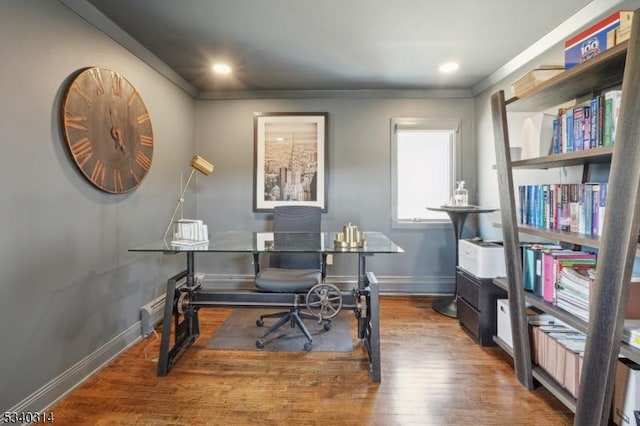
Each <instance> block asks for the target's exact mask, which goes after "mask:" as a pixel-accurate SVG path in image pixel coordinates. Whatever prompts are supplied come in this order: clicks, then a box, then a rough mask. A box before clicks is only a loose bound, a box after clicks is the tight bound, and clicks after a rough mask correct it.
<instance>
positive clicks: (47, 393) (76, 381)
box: [0, 321, 142, 423]
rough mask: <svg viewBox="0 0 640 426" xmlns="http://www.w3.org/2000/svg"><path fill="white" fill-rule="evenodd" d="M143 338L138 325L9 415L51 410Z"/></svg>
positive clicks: (12, 408)
mask: <svg viewBox="0 0 640 426" xmlns="http://www.w3.org/2000/svg"><path fill="white" fill-rule="evenodd" d="M141 337H142V335H141V322H140V321H138V322H136V323H135V324H133V325H132V326H131V327H129V328H128V329H126V330H125V331H123V332H122V333H120V334H119V335H117V336H116V337H114V338H113V339H111V340H110V341H109V342H107V343H105V344H104V345H103V346H102V347H100V348H98V350H96V351H95V352H93V353H92V354H90V355H89V356H87V357H86V358H84V359H82V360H81V361H80V362H78V363H77V364H75V365H74V366H72V367H71V368H69V369H68V370H67V371H65V372H63V373H62V374H60V375H59V376H58V377H56V378H55V379H53V380H51V381H50V382H49V383H47V384H46V385H44V386H42V387H41V388H40V389H38V390H37V391H36V392H34V393H33V394H31V395H30V396H29V397H27V398H26V399H24V400H22V401H21V402H19V403H18V404H16V405H15V406H14V407H11V408H10V409H9V410H8V411H11V412H13V411H15V412H19V413H20V412H32V413H34V412H42V411H44V410H47V409H49V408H50V407H51V406H52V405H53V404H55V403H56V402H58V401H59V400H60V399H62V398H63V397H64V396H65V395H67V394H68V393H69V392H71V391H72V390H74V389H75V388H76V387H78V386H79V385H81V384H82V383H83V382H84V381H85V380H87V379H88V378H89V377H91V376H92V375H93V374H95V373H96V372H98V371H99V370H101V369H102V368H104V367H105V366H106V365H107V364H109V362H111V360H113V359H114V358H115V357H117V356H118V355H120V354H121V353H122V352H123V351H125V350H126V349H127V348H129V347H130V346H132V345H133V344H135V343H137V342H138V340H140V339H141ZM0 420H1V419H0ZM0 423H1V421H0Z"/></svg>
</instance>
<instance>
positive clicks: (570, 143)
mask: <svg viewBox="0 0 640 426" xmlns="http://www.w3.org/2000/svg"><path fill="white" fill-rule="evenodd" d="M565 123H566V124H567V126H566V127H567V131H566V135H567V136H566V137H567V139H566V144H567V146H566V147H565V149H564V151H563V152H573V151H575V146H574V135H573V109H572V108H568V109H567V111H566V112H565Z"/></svg>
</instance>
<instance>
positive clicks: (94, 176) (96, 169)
mask: <svg viewBox="0 0 640 426" xmlns="http://www.w3.org/2000/svg"><path fill="white" fill-rule="evenodd" d="M104 175H105V169H104V164H102V161H100V160H98V161H96V163H95V164H94V165H93V170H91V180H92V181H93V182H95V183H97V184H98V185H100V186H104Z"/></svg>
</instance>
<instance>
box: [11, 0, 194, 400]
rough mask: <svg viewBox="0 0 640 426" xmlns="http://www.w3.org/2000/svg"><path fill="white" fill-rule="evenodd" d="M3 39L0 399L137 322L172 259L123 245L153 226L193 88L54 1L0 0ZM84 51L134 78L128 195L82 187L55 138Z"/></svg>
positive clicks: (189, 116)
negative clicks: (136, 179)
mask: <svg viewBox="0 0 640 426" xmlns="http://www.w3.org/2000/svg"><path fill="white" fill-rule="evenodd" d="M0 52H2V66H0V92H1V93H2V100H0V135H1V140H2V142H1V143H0V176H2V179H0V194H1V196H2V208H1V209H0V223H2V224H3V231H2V238H0V271H2V278H0V336H1V337H2V347H1V349H0V409H2V410H0V411H6V410H8V409H9V408H10V407H13V406H14V405H15V404H17V403H19V402H20V401H22V400H24V399H25V398H27V397H28V396H29V395H31V394H33V393H34V392H36V391H37V390H38V389H41V388H42V387H43V386H45V385H46V384H47V383H49V382H50V381H52V380H54V379H55V378H57V377H59V376H60V375H61V374H62V373H63V372H65V371H66V370H67V369H69V368H70V367H71V366H73V365H76V364H77V363H78V362H80V361H81V360H83V359H85V358H86V357H87V356H88V355H89V354H92V353H94V352H95V351H96V350H98V348H101V347H103V346H104V345H105V344H106V343H107V342H109V341H110V340H111V339H113V338H114V337H116V336H118V335H120V334H121V333H123V332H124V331H125V330H127V329H129V328H130V327H132V326H133V325H135V324H136V323H137V321H138V320H139V308H140V306H141V305H143V304H144V303H146V302H147V301H149V300H151V299H152V298H153V297H154V296H155V294H156V292H157V291H158V290H159V289H161V288H162V287H163V283H164V280H165V277H166V274H167V273H171V272H172V271H174V270H176V269H177V267H180V266H182V264H179V265H178V264H176V260H174V259H171V258H168V259H163V258H161V257H159V256H155V255H151V256H146V255H139V254H133V253H129V252H128V251H127V249H128V248H129V247H131V246H134V245H137V244H142V243H144V242H148V241H151V240H154V239H157V238H159V237H160V236H161V235H162V233H163V232H164V229H165V226H166V223H167V222H168V221H169V216H170V212H171V211H172V209H173V206H174V205H175V204H174V203H175V201H176V199H177V191H178V186H179V171H180V168H181V167H183V166H184V165H187V163H188V160H189V159H190V157H191V156H192V155H193V152H194V150H195V135H194V132H195V129H194V122H195V101H194V100H193V99H192V98H191V97H190V96H188V95H186V94H185V93H184V92H182V91H181V90H180V89H178V88H176V86H175V85H174V84H172V83H170V82H169V81H168V80H166V79H165V78H164V77H162V76H160V75H159V74H158V73H156V72H155V71H154V70H152V69H151V68H150V67H148V66H147V65H145V64H144V63H143V62H141V61H140V60H139V59H137V58H136V57H134V56H133V55H132V54H130V53H129V52H128V51H126V50H124V49H123V48H122V47H120V46H119V45H117V44H115V43H114V42H113V41H112V40H111V39H109V38H108V37H106V36H105V35H103V34H102V33H99V32H98V31H96V30H95V29H94V28H93V27H92V26H91V25H89V24H88V23H87V22H85V21H84V20H82V19H80V18H78V17H77V16H76V15H74V14H73V13H72V12H70V11H69V10H68V9H67V8H66V7H64V6H62V5H61V4H60V3H58V2H57V1H51V0H26V1H25V0H3V1H2V2H1V3H0ZM94 65H95V66H102V67H107V68H112V69H114V70H116V71H119V72H120V73H122V74H123V75H124V76H125V77H126V78H127V79H128V80H129V81H131V82H132V83H133V85H134V86H136V88H137V89H138V91H139V92H140V94H141V95H142V97H143V99H144V101H145V103H146V106H147V108H148V110H149V111H150V113H151V117H152V120H153V121H152V122H153V132H154V136H155V150H154V156H153V165H152V167H151V170H150V172H149V174H148V175H147V177H146V179H145V181H144V182H143V184H142V186H141V187H140V188H139V189H138V190H136V191H135V192H133V193H131V194H129V195H120V196H114V195H108V194H105V193H102V192H99V191H98V190H96V189H94V188H93V187H91V186H90V185H89V184H88V183H87V182H86V181H85V180H84V179H83V178H82V177H81V176H80V175H79V174H78V173H77V172H76V171H75V169H74V167H73V166H72V164H71V162H70V161H69V158H68V157H67V155H66V152H65V149H64V146H63V142H62V139H61V132H60V126H59V124H58V123H59V113H58V111H59V105H60V100H61V96H62V91H63V87H64V86H65V85H66V83H67V82H68V81H69V78H70V76H71V75H72V74H73V73H74V72H75V71H77V70H78V69H80V68H83V67H87V66H94ZM188 208H189V209H191V211H193V210H195V205H194V203H193V202H191V203H190V205H189V206H188ZM178 260H179V259H178ZM138 335H139V332H138ZM41 402H42V401H41ZM37 408H40V409H41V408H43V407H42V406H40V407H37Z"/></svg>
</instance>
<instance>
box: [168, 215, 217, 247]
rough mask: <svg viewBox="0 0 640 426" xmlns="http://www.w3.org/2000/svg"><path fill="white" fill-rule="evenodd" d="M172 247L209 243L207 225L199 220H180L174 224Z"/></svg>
mask: <svg viewBox="0 0 640 426" xmlns="http://www.w3.org/2000/svg"><path fill="white" fill-rule="evenodd" d="M173 225H174V232H173V239H172V240H171V244H172V245H176V246H189V245H200V244H206V243H208V242H209V232H208V229H207V225H205V224H204V223H203V222H202V221H201V220H188V219H181V220H178V221H176V222H175V223H174V224H173Z"/></svg>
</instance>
